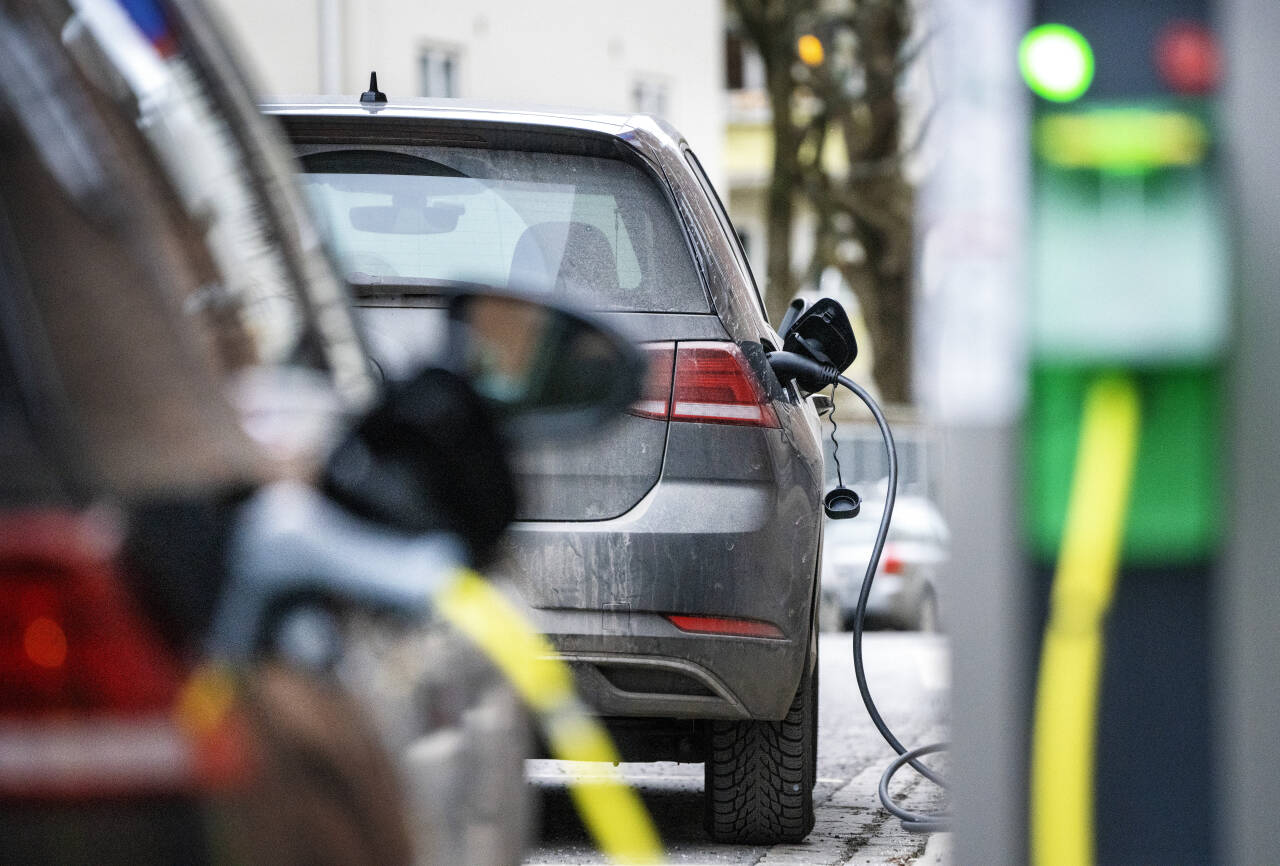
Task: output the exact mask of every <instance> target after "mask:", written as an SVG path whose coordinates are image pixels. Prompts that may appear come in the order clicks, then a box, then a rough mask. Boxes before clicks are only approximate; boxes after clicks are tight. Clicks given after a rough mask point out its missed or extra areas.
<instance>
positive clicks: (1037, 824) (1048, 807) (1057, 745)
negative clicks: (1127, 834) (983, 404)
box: [1031, 377, 1139, 866]
mask: <svg viewBox="0 0 1280 866" xmlns="http://www.w3.org/2000/svg"><path fill="white" fill-rule="evenodd" d="M1138 433H1139V405H1138V391H1137V388H1136V387H1135V385H1134V383H1133V382H1132V381H1129V380H1128V379H1123V378H1119V377H1107V378H1103V379H1100V380H1098V381H1096V382H1094V383H1093V384H1092V385H1091V386H1090V387H1089V390H1088V392H1087V393H1086V394H1085V399H1084V416H1083V419H1082V421H1081V425H1080V444H1079V447H1078V451H1077V452H1076V466H1075V474H1074V476H1073V478H1072V481H1071V494H1070V499H1069V500H1068V504H1067V520H1066V526H1065V527H1064V529H1063V534H1062V547H1061V550H1060V551H1059V554H1058V565H1057V570H1056V573H1055V574H1054V578H1053V590H1052V595H1051V597H1050V609H1049V623H1048V626H1047V627H1046V629H1045V636H1044V649H1043V653H1042V655H1041V658H1040V679H1039V691H1038V694H1037V696H1036V708H1035V729H1034V733H1033V742H1032V750H1031V848H1032V858H1033V861H1034V862H1035V863H1036V864H1037V866H1088V864H1092V863H1093V862H1094V828H1093V810H1094V806H1093V777H1094V743H1095V737H1096V733H1097V717H1098V686H1099V681H1100V679H1101V671H1102V645H1103V640H1102V627H1103V623H1104V621H1105V619H1106V614H1107V611H1108V610H1109V608H1110V607H1111V599H1112V597H1113V596H1114V593H1115V585H1116V573H1117V571H1118V569H1119V564H1120V545H1121V541H1122V540H1123V536H1124V525H1125V515H1126V513H1127V511H1128V504H1129V491H1130V488H1131V486H1132V481H1133V467H1134V462H1135V457H1136V455H1137V450H1138Z"/></svg>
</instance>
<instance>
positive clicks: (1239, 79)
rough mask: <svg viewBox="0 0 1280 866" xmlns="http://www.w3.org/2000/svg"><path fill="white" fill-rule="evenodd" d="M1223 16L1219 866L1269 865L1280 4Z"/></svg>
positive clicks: (1278, 367) (1228, 10) (1275, 755)
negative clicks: (1225, 383)
mask: <svg viewBox="0 0 1280 866" xmlns="http://www.w3.org/2000/svg"><path fill="white" fill-rule="evenodd" d="M1222 13H1223V15H1222V16H1221V19H1222V25H1223V26H1222V28H1221V31H1222V35H1223V45H1224V51H1223V56H1224V57H1225V59H1226V64H1227V75H1228V79H1227V85H1226V94H1225V96H1226V100H1225V109H1226V119H1227V135H1228V148H1229V157H1230V162H1229V165H1230V170H1231V173H1232V177H1231V181H1232V186H1233V189H1232V192H1233V194H1234V196H1235V202H1236V208H1237V250H1238V253H1239V259H1238V270H1237V280H1236V282H1237V286H1238V293H1237V297H1238V304H1239V311H1238V315H1237V320H1236V329H1237V330H1236V343H1235V348H1236V351H1235V358H1234V365H1233V371H1232V388H1231V393H1230V397H1229V399H1230V408H1229V410H1228V419H1229V421H1228V423H1229V434H1230V437H1231V440H1232V444H1233V454H1232V458H1231V471H1232V477H1231V485H1232V487H1231V500H1232V506H1233V512H1234V513H1233V515H1232V516H1231V518H1230V519H1229V520H1228V522H1227V526H1228V527H1229V528H1230V536H1229V547H1228V555H1227V567H1226V573H1225V576H1224V579H1223V580H1221V581H1220V584H1219V588H1220V591H1219V595H1218V598H1219V604H1218V605H1217V612H1216V613H1217V619H1216V622H1215V625H1216V627H1217V635H1216V637H1217V649H1218V653H1217V672H1218V677H1217V682H1218V683H1219V684H1220V693H1219V704H1218V710H1219V714H1218V718H1219V719H1220V723H1219V724H1218V725H1217V729H1218V731H1219V732H1220V737H1219V745H1218V754H1217V755H1216V757H1217V758H1218V759H1219V761H1220V763H1219V773H1218V777H1217V779H1216V780H1215V781H1216V783H1217V794H1218V796H1217V797H1216V800H1217V804H1218V810H1219V811H1218V816H1219V821H1218V826H1219V827H1220V828H1221V830H1222V835H1221V838H1220V839H1219V844H1218V860H1219V862H1222V863H1270V862H1273V861H1274V860H1275V859H1276V852H1277V850H1280V824H1278V823H1277V822H1276V820H1275V810H1276V807H1277V806H1278V805H1280V687H1278V686H1277V673H1276V672H1277V671H1280V641H1278V640H1277V639H1276V632H1277V630H1278V629H1280V533H1278V532H1277V531H1276V518H1275V507H1276V499H1277V492H1278V491H1280V400H1277V382H1278V381H1280V338H1277V335H1280V288H1278V287H1280V172H1277V168H1276V156H1275V154H1276V142H1277V141H1280V99H1277V98H1276V84H1277V82H1280V62H1278V60H1277V53H1276V45H1277V44H1280V3H1276V2H1275V0H1224V2H1223V3H1222Z"/></svg>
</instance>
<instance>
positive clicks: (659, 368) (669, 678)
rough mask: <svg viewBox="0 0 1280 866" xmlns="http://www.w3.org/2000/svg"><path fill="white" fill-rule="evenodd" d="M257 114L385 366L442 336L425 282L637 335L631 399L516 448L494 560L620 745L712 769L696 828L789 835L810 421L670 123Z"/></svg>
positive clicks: (452, 105)
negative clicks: (294, 172) (645, 365)
mask: <svg viewBox="0 0 1280 866" xmlns="http://www.w3.org/2000/svg"><path fill="white" fill-rule="evenodd" d="M384 84H385V82H384ZM264 110H265V111H266V112H267V113H269V114H271V115H273V116H275V117H276V118H278V119H279V121H280V122H281V123H282V124H283V126H284V129H285V131H286V133H287V135H288V136H289V138H290V139H291V140H292V142H293V144H294V147H295V150H296V153H297V156H298V159H299V164H300V171H301V172H302V177H301V180H302V183H303V186H304V188H305V190H306V191H307V193H308V195H309V197H310V199H311V202H312V205H313V206H314V211H315V214H316V217H317V219H318V221H319V223H320V225H321V227H322V229H323V230H324V231H325V232H326V234H327V237H328V239H329V242H330V244H331V245H332V249H333V252H334V254H335V255H336V257H337V258H338V260H339V261H340V262H341V263H342V265H343V266H344V268H345V272H346V276H347V278H348V280H349V281H350V282H351V283H352V284H353V286H354V287H355V291H356V293H357V304H358V306H359V307H360V312H361V314H362V318H363V322H364V325H365V327H366V330H367V333H368V336H369V341H370V347H371V351H372V354H373V358H374V360H375V362H376V364H377V367H378V369H379V370H380V371H381V373H382V374H383V375H385V376H387V377H389V378H392V379H394V378H396V377H398V376H400V375H403V373H404V371H405V370H407V369H409V368H410V367H411V365H412V363H413V361H414V359H415V358H416V357H418V356H419V354H420V353H422V352H424V351H429V350H430V348H431V347H432V346H433V345H434V344H435V343H436V342H437V341H438V340H439V339H440V333H441V332H440V326H439V322H438V315H437V313H438V311H437V310H435V309H434V308H435V307H438V306H439V301H438V296H439V295H440V294H441V293H443V292H447V291H448V290H450V289H451V288H453V287H456V286H458V285H459V284H464V285H465V284H468V283H475V282H479V283H486V284H497V285H504V286H508V287H509V288H511V289H512V290H517V291H521V292H527V293H533V294H545V295H547V296H551V297H556V298H560V299H565V300H568V301H572V302H576V303H579V304H582V305H585V306H588V307H590V308H592V309H595V310H598V311H601V313H602V315H603V316H604V317H605V318H606V319H607V320H609V321H610V322H611V323H613V324H614V325H615V326H616V327H618V328H619V329H620V330H622V331H623V332H624V333H626V334H628V335H630V336H631V337H632V338H633V339H634V340H636V341H637V342H639V343H640V344H641V345H642V346H643V348H644V349H645V350H646V352H647V353H648V356H649V358H650V362H651V363H650V375H649V380H648V385H647V388H646V393H645V394H644V396H643V398H642V399H641V401H640V402H638V403H636V404H635V405H634V406H633V407H632V409H631V411H630V413H629V414H628V415H627V416H626V417H625V418H624V419H623V420H622V421H621V422H619V423H616V424H615V425H614V426H613V427H612V428H611V429H610V430H609V431H608V433H607V434H606V435H603V436H596V437H590V438H585V437H584V438H582V439H581V440H580V441H578V442H576V443H574V444H573V445H572V447H566V446H564V445H563V444H558V445H556V446H555V447H554V448H544V447H524V448H522V449H521V451H520V453H519V455H518V457H517V460H516V472H517V476H518V478H519V480H520V483H521V493H522V499H521V504H520V506H519V508H520V510H519V513H518V517H519V522H518V523H517V524H516V525H515V527H514V529H513V531H512V532H511V533H510V536H509V541H508V542H507V544H506V552H507V556H506V570H507V571H508V572H509V573H510V574H511V575H512V577H513V578H514V579H515V581H516V583H517V585H518V586H519V588H520V590H521V592H522V594H523V596H524V598H525V599H526V600H527V601H528V602H529V604H531V605H532V606H533V607H534V608H535V609H536V612H537V615H538V619H537V622H538V624H539V626H540V627H541V628H542V629H543V630H544V631H545V632H546V633H547V635H549V636H550V638H551V639H552V641H553V642H554V644H555V646H556V649H557V651H558V653H559V655H560V657H561V658H563V659H565V660H566V661H568V662H569V663H570V664H571V665H572V667H573V669H574V671H575V673H576V676H577V684H578V688H579V690H580V692H581V693H582V695H583V696H584V697H585V699H586V700H587V701H588V702H589V704H590V705H591V706H592V707H593V708H594V710H595V711H596V712H597V713H598V714H599V715H601V716H602V717H604V718H605V719H606V720H607V721H608V723H609V725H610V727H611V729H612V731H613V732H614V733H615V735H616V736H617V738H618V739H619V741H620V746H621V748H622V749H623V752H624V755H625V757H626V758H627V759H628V760H640V761H655V760H678V761H690V762H698V761H702V762H704V763H705V780H706V787H705V823H706V827H707V829H708V830H709V832H710V834H711V836H712V837H713V838H715V839H718V840H723V841H732V842H755V843H772V842H779V841H788V840H790V841H794V840H797V839H800V838H803V837H804V836H805V835H806V834H807V833H808V832H809V830H810V829H811V827H812V824H813V811H812V787H813V784H814V781H815V766H816V764H815V761H816V757H815V755H816V725H817V689H816V675H817V674H816V671H817V667H816V666H817V629H816V627H815V615H816V611H817V587H818V569H819V551H820V549H821V535H822V525H821V512H820V510H819V509H818V502H819V501H820V499H821V485H822V478H823V471H822V470H823V466H822V449H821V446H820V443H819V428H818V418H817V414H816V412H815V410H814V408H813V406H812V405H811V403H810V401H808V400H806V399H803V398H802V397H801V396H800V394H799V393H798V392H797V391H796V390H794V388H793V387H791V386H785V387H784V386H783V385H781V384H780V383H779V382H778V380H777V378H776V377H775V376H774V374H773V372H772V371H771V370H770V368H769V365H768V363H767V361H766V359H765V357H764V353H765V352H766V351H769V350H773V349H779V348H781V341H780V340H779V338H778V335H777V333H776V332H775V331H774V329H773V328H772V327H771V326H770V323H769V321H768V319H767V317H766V314H765V310H764V306H763V304H762V302H761V298H760V294H759V292H758V290H757V287H756V285H755V283H754V282H753V278H752V276H751V273H750V270H749V268H748V265H747V261H746V258H745V256H744V254H743V251H742V248H741V245H740V243H739V241H738V239H737V237H736V235H735V233H734V231H733V228H732V226H731V225H730V222H729V219H728V217H727V216H726V214H725V212H724V209H723V207H722V205H721V204H720V202H719V200H718V198H717V197H716V194H715V191H714V190H713V188H712V186H711V184H710V182H709V181H708V180H707V177H706V175H705V174H704V172H703V170H702V168H701V167H700V165H699V163H698V160H697V158H696V157H695V156H694V154H693V152H692V151H691V150H690V149H689V147H688V145H687V144H686V143H685V141H684V140H683V139H682V138H681V136H680V134H679V133H678V132H676V131H675V130H674V129H672V128H671V127H670V126H668V125H667V124H665V123H664V122H662V121H661V120H658V119H655V118H652V117H648V116H643V115H636V116H621V115H606V114H597V113H588V112H574V111H562V110H554V109H522V108H497V107H492V106H485V105H480V104H470V103H467V102H459V101H430V100H416V99H404V100H401V99H391V100H388V99H387V97H386V95H385V94H382V93H381V92H378V91H377V90H376V85H371V89H370V91H368V92H367V93H366V94H364V95H363V97H361V98H359V99H358V98H357V97H356V96H354V95H353V96H351V97H350V98H304V99H296V100H288V101H283V100H282V101H276V102H271V103H270V104H267V105H266V106H264ZM475 471H476V472H483V471H484V467H482V466H477V467H475Z"/></svg>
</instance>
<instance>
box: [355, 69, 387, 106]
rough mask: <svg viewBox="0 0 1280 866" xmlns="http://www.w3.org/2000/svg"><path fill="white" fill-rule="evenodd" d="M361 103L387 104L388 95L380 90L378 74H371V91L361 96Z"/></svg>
mask: <svg viewBox="0 0 1280 866" xmlns="http://www.w3.org/2000/svg"><path fill="white" fill-rule="evenodd" d="M360 101H361V102H386V101H387V95H386V94H385V93H383V92H382V91H381V90H379V89H378V73H376V72H370V73H369V89H368V90H366V91H365V92H364V93H362V94H360Z"/></svg>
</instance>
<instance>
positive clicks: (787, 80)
mask: <svg viewBox="0 0 1280 866" xmlns="http://www.w3.org/2000/svg"><path fill="white" fill-rule="evenodd" d="M788 66H789V64H781V63H779V64H774V65H771V66H770V68H769V73H768V82H769V103H770V106H771V107H772V109H773V176H772V177H771V178H770V180H769V198H768V215H767V220H768V222H767V226H768V231H767V236H766V237H767V240H766V244H767V248H768V262H767V264H766V266H765V309H767V310H768V311H769V320H770V321H771V322H773V324H774V326H777V325H778V323H779V322H781V321H782V315H783V313H785V312H786V309H787V305H788V304H789V303H791V299H792V297H794V296H795V293H796V278H795V272H794V270H793V268H792V261H791V260H792V254H791V232H792V225H793V223H794V221H795V204H796V192H797V188H798V187H799V182H800V168H799V164H798V159H797V150H798V147H799V137H800V136H799V133H798V131H797V130H796V127H795V124H794V123H793V121H792V119H791V96H792V92H793V90H794V85H793V84H792V82H791V72H790V69H789V68H788Z"/></svg>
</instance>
